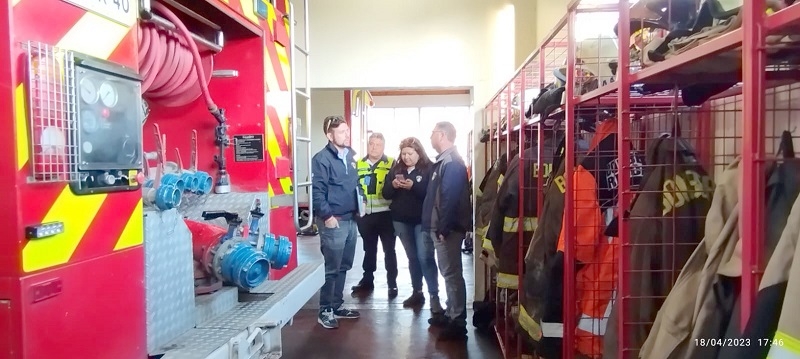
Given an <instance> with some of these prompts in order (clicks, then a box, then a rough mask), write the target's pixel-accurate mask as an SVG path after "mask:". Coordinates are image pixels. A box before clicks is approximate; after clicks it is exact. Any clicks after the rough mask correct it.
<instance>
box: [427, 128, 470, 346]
mask: <svg viewBox="0 0 800 359" xmlns="http://www.w3.org/2000/svg"><path fill="white" fill-rule="evenodd" d="M455 139H456V128H455V126H453V124H452V123H450V122H439V123H437V124H436V127H434V129H433V133H431V146H433V148H434V149H435V150H436V152H439V155H438V156H436V163H435V164H434V166H433V170H432V172H431V179H430V182H429V183H428V193H427V195H426V196H425V202H424V203H423V205H422V233H423V236H425V237H426V238H424V240H425V241H426V242H427V243H430V242H433V246H434V248H436V258H437V260H438V262H439V271H440V272H441V273H442V276H443V277H444V285H445V290H446V291H447V310H446V311H445V313H444V314H434V315H433V317H431V319H429V320H428V323H429V324H431V325H433V326H439V327H443V328H444V329H443V330H442V332H441V334H440V335H439V339H440V340H454V339H465V338H466V335H467V328H466V326H467V321H466V319H467V313H466V312H467V308H466V307H467V289H466V285H465V283H464V273H463V269H462V267H461V241H462V240H463V239H464V235H465V234H466V232H467V231H468V230H469V229H468V228H467V227H468V226H469V224H467V222H466V221H468V220H469V218H472V214H471V204H470V203H469V201H470V200H469V188H468V182H469V179H468V178H467V167H466V165H465V164H464V160H463V159H462V158H461V156H460V155H459V154H458V151H456V147H455V145H454V141H455ZM465 217H467V218H465Z"/></svg>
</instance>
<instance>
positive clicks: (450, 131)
mask: <svg viewBox="0 0 800 359" xmlns="http://www.w3.org/2000/svg"><path fill="white" fill-rule="evenodd" d="M434 128H435V129H436V130H439V131H442V132H444V135H445V136H447V139H448V140H450V142H455V140H456V126H453V124H452V123H450V122H448V121H442V122H437V123H436V127H434Z"/></svg>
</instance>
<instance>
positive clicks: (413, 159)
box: [383, 137, 444, 313]
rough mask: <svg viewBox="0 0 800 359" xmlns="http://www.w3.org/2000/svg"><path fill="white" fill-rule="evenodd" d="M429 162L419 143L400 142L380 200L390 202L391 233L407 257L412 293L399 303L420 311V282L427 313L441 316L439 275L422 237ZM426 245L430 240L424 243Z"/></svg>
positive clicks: (405, 140)
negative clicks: (425, 286) (397, 157)
mask: <svg viewBox="0 0 800 359" xmlns="http://www.w3.org/2000/svg"><path fill="white" fill-rule="evenodd" d="M432 165H433V164H432V163H431V160H430V159H429V158H428V155H427V154H425V149H424V148H422V143H421V142H420V141H419V140H418V139H416V138H414V137H409V138H406V139H404V140H403V141H401V142H400V160H399V161H397V163H395V165H394V166H393V167H392V169H391V171H389V173H388V174H387V175H386V180H385V182H384V183H390V182H391V186H388V185H387V186H383V197H384V198H386V199H390V200H392V204H391V205H390V206H389V209H390V210H391V216H392V221H393V222H394V230H395V233H396V234H397V236H398V237H400V242H401V243H402V244H403V248H404V249H405V251H406V255H407V256H408V269H409V271H410V272H411V287H412V288H413V290H414V292H413V293H412V294H411V296H410V297H409V298H408V299H406V300H405V301H403V306H406V307H420V306H422V305H423V304H425V296H424V295H423V294H422V279H423V278H425V282H426V283H427V284H428V293H429V295H430V297H431V298H430V304H431V312H433V313H442V312H444V309H442V305H441V303H440V301H439V272H438V269H437V267H436V257H435V254H434V249H433V243H432V242H431V243H425V242H424V241H423V236H422V202H423V201H424V200H425V194H426V190H427V188H428V180H429V179H430V177H429V176H430V170H431V167H432ZM428 242H430V240H429V241H428Z"/></svg>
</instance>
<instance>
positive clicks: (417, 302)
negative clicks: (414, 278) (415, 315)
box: [403, 292, 425, 307]
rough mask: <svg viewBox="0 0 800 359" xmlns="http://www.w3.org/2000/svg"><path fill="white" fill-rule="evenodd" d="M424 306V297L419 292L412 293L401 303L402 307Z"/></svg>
mask: <svg viewBox="0 0 800 359" xmlns="http://www.w3.org/2000/svg"><path fill="white" fill-rule="evenodd" d="M423 304H425V295H423V294H422V293H420V292H414V294H412V295H411V296H410V297H408V299H406V300H404V301H403V306H404V307H421V306H422V305H423Z"/></svg>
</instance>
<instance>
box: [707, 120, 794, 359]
mask: <svg viewBox="0 0 800 359" xmlns="http://www.w3.org/2000/svg"><path fill="white" fill-rule="evenodd" d="M787 135H788V137H785V138H784V139H785V140H786V141H788V144H791V141H792V139H791V134H790V133H789V134H787ZM784 157H785V159H786V160H787V161H785V162H783V163H781V164H776V165H775V166H773V169H772V171H771V173H770V176H769V179H768V180H767V214H766V215H767V217H766V220H767V226H766V227H767V237H766V241H765V243H764V247H765V248H764V250H763V251H762V253H763V255H764V256H763V257H762V258H763V260H764V262H763V263H767V269H766V271H765V272H764V277H763V278H762V280H761V282H760V288H759V291H758V298H757V300H756V307H755V308H754V309H753V313H752V314H751V315H750V320H749V321H748V323H747V326H746V327H745V329H744V330H741V329H740V328H741V327H740V326H739V323H740V322H741V319H740V317H739V316H738V314H739V312H740V310H741V298H738V299H739V300H737V302H736V305H734V307H733V316H732V317H731V319H730V321H729V324H728V330H727V333H726V336H725V339H726V340H727V341H726V342H725V343H740V344H742V345H739V346H733V345H731V346H722V347H721V348H720V350H719V354H718V355H717V358H720V359H725V358H742V359H749V358H766V357H767V354H768V353H769V350H770V346H769V344H770V343H768V342H767V341H766V340H765V338H773V337H774V336H775V331H776V330H777V327H778V320H779V317H780V316H781V314H782V311H781V307H782V306H783V305H784V297H785V295H786V287H787V281H788V278H787V275H788V268H789V266H790V265H791V264H792V262H793V256H794V247H795V245H796V244H787V242H789V243H794V242H791V241H796V240H797V235H798V231H799V230H800V221H797V220H796V218H798V216H800V208H797V206H798V204H797V202H796V199H797V196H798V193H800V163H799V162H797V161H794V160H792V159H794V158H795V157H794V150H793V149H790V150H789V151H784ZM793 205H794V207H793ZM793 211H798V212H793ZM790 213H791V214H790ZM787 217H791V218H794V219H795V220H794V221H789V218H787ZM779 246H780V249H777V250H776V248H777V247H779ZM775 253H777V254H775ZM797 263H800V262H797ZM734 339H737V340H734ZM748 343H749V345H748ZM780 343H781V341H780V340H779V341H776V345H780ZM798 354H800V353H798Z"/></svg>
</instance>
